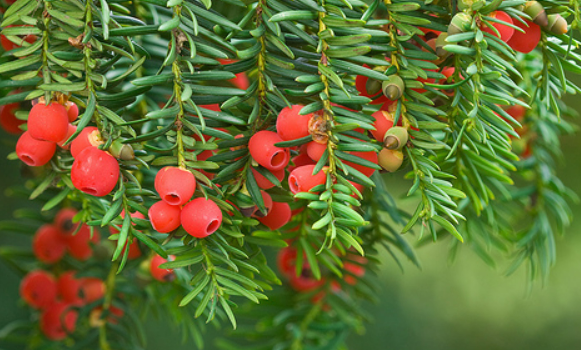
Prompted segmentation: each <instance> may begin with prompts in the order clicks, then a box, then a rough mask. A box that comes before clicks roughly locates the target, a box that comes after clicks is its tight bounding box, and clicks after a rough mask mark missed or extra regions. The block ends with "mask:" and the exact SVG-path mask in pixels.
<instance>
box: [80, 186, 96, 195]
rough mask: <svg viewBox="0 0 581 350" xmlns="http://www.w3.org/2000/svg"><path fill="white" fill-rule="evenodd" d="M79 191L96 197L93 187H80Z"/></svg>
mask: <svg viewBox="0 0 581 350" xmlns="http://www.w3.org/2000/svg"><path fill="white" fill-rule="evenodd" d="M81 191H83V192H85V193H86V194H90V195H91V196H96V195H97V193H98V192H97V189H96V188H94V187H82V188H81Z"/></svg>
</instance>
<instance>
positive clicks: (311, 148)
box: [307, 141, 327, 162]
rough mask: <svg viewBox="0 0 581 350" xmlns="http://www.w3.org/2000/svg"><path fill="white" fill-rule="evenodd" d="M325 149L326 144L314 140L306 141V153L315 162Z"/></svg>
mask: <svg viewBox="0 0 581 350" xmlns="http://www.w3.org/2000/svg"><path fill="white" fill-rule="evenodd" d="M326 149H327V144H322V143H318V142H315V141H311V142H309V143H307V154H308V155H309V157H310V158H311V159H312V160H313V161H315V162H318V161H319V159H321V157H322V156H323V154H324V153H325V150H326Z"/></svg>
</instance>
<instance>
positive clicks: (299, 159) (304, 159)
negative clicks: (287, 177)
mask: <svg viewBox="0 0 581 350" xmlns="http://www.w3.org/2000/svg"><path fill="white" fill-rule="evenodd" d="M291 161H292V163H293V165H291V166H289V167H288V171H289V172H292V171H293V170H295V169H296V168H298V167H300V166H303V165H315V162H313V160H312V159H311V157H309V154H308V153H307V145H306V144H305V145H303V146H301V148H300V151H299V154H298V155H297V156H294V157H293V158H292V159H291Z"/></svg>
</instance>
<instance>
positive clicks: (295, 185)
mask: <svg viewBox="0 0 581 350" xmlns="http://www.w3.org/2000/svg"><path fill="white" fill-rule="evenodd" d="M288 187H289V188H290V190H291V192H292V193H299V192H300V190H299V181H298V180H297V178H296V177H295V176H294V175H290V176H289V177H288Z"/></svg>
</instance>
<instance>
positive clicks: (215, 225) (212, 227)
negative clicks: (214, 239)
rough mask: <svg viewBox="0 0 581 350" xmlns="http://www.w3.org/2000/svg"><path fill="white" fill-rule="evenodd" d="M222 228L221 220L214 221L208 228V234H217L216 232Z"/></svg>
mask: <svg viewBox="0 0 581 350" xmlns="http://www.w3.org/2000/svg"><path fill="white" fill-rule="evenodd" d="M219 227H220V221H219V220H216V219H214V220H212V221H210V223H209V224H208V227H206V232H207V233H208V234H209V235H210V234H212V233H214V232H216V230H217V229H218V228H219Z"/></svg>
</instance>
